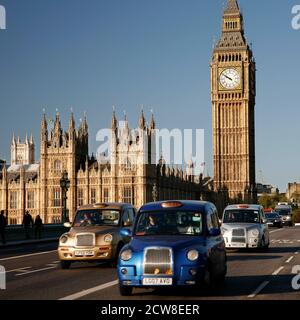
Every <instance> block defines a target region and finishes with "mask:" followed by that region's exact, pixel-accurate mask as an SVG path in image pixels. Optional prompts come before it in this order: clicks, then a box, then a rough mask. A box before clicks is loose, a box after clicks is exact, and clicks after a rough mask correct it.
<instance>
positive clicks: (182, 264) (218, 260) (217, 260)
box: [118, 201, 227, 296]
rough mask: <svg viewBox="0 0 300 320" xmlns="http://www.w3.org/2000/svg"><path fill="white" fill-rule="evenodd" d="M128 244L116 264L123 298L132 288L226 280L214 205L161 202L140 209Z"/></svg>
mask: <svg viewBox="0 0 300 320" xmlns="http://www.w3.org/2000/svg"><path fill="white" fill-rule="evenodd" d="M121 235H122V236H123V237H128V238H131V241H130V242H129V243H128V244H127V245H126V246H124V247H123V249H122V251H121V252H120V256H119V261H118V277H119V288H120V294H121V295H122V296H129V295H131V294H132V291H133V288H135V287H139V288H155V287H161V286H164V287H173V286H198V287H211V286H212V285H215V284H217V283H222V282H223V281H224V280H225V276H226V272H227V256H226V250H225V243H224V239H223V237H222V234H221V229H220V224H219V219H218V213H217V209H216V207H215V206H214V205H213V204H212V203H209V202H202V201H201V202H200V201H162V202H155V203H149V204H146V205H144V206H143V207H141V209H140V210H139V212H138V214H137V216H136V219H135V223H134V227H133V230H129V229H122V230H121Z"/></svg>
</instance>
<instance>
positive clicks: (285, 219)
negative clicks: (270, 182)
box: [275, 203, 294, 227]
mask: <svg viewBox="0 0 300 320" xmlns="http://www.w3.org/2000/svg"><path fill="white" fill-rule="evenodd" d="M275 212H277V213H278V214H279V215H280V216H281V219H282V223H283V225H284V226H289V227H292V226H293V225H294V223H293V210H292V207H291V206H290V205H288V204H286V203H280V204H278V205H277V206H276V207H275Z"/></svg>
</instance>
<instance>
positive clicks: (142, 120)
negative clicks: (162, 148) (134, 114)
mask: <svg viewBox="0 0 300 320" xmlns="http://www.w3.org/2000/svg"><path fill="white" fill-rule="evenodd" d="M145 126H146V120H145V116H144V110H143V108H142V111H141V115H140V119H139V128H140V129H142V130H145Z"/></svg>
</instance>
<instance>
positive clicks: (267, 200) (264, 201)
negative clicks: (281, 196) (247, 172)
mask: <svg viewBox="0 0 300 320" xmlns="http://www.w3.org/2000/svg"><path fill="white" fill-rule="evenodd" d="M258 203H259V204H260V205H261V206H263V207H264V208H271V207H272V205H273V201H272V199H271V196H269V195H268V194H266V193H264V194H263V195H262V196H261V197H260V198H259V199H258Z"/></svg>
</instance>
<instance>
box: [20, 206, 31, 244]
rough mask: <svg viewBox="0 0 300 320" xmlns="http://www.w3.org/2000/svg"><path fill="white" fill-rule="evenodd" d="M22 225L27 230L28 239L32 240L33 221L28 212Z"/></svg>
mask: <svg viewBox="0 0 300 320" xmlns="http://www.w3.org/2000/svg"><path fill="white" fill-rule="evenodd" d="M22 225H23V226H24V229H25V236H26V239H30V228H31V227H33V219H32V216H31V214H30V213H29V212H28V211H26V212H25V214H24V217H23V222H22Z"/></svg>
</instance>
